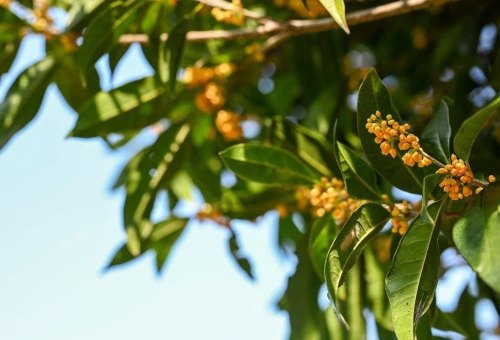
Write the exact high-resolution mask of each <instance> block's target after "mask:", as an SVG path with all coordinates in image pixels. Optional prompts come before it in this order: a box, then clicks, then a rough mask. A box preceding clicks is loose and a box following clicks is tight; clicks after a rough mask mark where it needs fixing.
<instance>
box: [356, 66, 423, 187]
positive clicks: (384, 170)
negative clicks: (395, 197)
mask: <svg viewBox="0 0 500 340" xmlns="http://www.w3.org/2000/svg"><path fill="white" fill-rule="evenodd" d="M376 111H380V112H381V113H382V115H383V116H384V117H385V116H387V115H389V114H390V115H392V117H393V119H394V120H396V121H398V122H400V123H401V118H400V116H399V113H398V112H397V111H396V109H395V108H394V106H393V105H392V100H391V97H390V95H389V92H388V91H387V89H386V88H385V86H384V84H383V83H382V80H380V78H379V76H378V75H377V72H375V70H374V69H371V70H370V72H369V73H368V76H367V77H366V78H365V80H364V81H363V83H362V84H361V87H360V89H359V97H358V117H357V125H358V134H359V138H360V139H361V144H362V145H363V149H364V151H365V153H366V156H367V157H368V160H369V161H370V163H371V164H372V165H373V167H374V169H375V171H377V172H378V173H379V174H380V175H381V176H382V177H383V178H385V179H386V180H387V181H388V182H389V183H391V184H392V185H394V186H396V187H398V188H399V189H402V190H404V191H408V192H411V193H416V194H420V193H421V191H422V178H423V171H422V169H419V168H417V167H413V168H412V167H408V166H406V165H405V164H404V163H403V161H402V160H401V157H402V155H401V154H398V156H397V157H396V158H392V157H391V156H384V155H382V153H381V152H380V147H379V145H378V144H376V143H375V141H374V138H375V137H374V135H373V134H371V133H369V132H368V130H367V129H366V127H365V125H366V120H367V119H368V118H369V117H370V116H371V115H372V114H375V112H376ZM396 174H397V175H396Z"/></svg>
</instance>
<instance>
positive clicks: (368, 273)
mask: <svg viewBox="0 0 500 340" xmlns="http://www.w3.org/2000/svg"><path fill="white" fill-rule="evenodd" d="M380 251H385V249H383V250H380ZM386 251H387V252H388V253H389V251H390V249H386ZM363 255H364V259H365V262H364V263H365V278H366V293H367V297H368V299H369V301H370V303H371V306H370V307H371V311H372V313H373V316H374V317H375V319H376V320H377V324H378V325H380V326H382V327H383V328H384V329H385V330H390V329H393V325H392V318H391V306H390V304H389V300H388V299H387V295H386V294H385V269H384V266H383V265H382V264H381V263H380V262H379V260H378V259H377V257H376V255H375V252H374V250H373V247H366V249H365V251H364V252H363ZM382 339H383V338H382Z"/></svg>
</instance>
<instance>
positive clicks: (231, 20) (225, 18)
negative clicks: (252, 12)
mask: <svg viewBox="0 0 500 340" xmlns="http://www.w3.org/2000/svg"><path fill="white" fill-rule="evenodd" d="M232 4H233V9H232V10H224V9H222V8H217V7H216V8H213V9H212V11H211V12H210V14H212V16H213V17H214V18H215V20H217V21H219V22H223V23H226V24H230V25H235V26H242V25H243V24H244V23H245V16H244V15H243V4H242V3H241V0H233V1H232Z"/></svg>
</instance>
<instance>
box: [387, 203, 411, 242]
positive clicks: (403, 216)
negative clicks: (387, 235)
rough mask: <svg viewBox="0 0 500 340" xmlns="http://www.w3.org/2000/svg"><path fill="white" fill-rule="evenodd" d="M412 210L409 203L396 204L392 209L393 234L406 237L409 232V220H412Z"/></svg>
mask: <svg viewBox="0 0 500 340" xmlns="http://www.w3.org/2000/svg"><path fill="white" fill-rule="evenodd" d="M411 208H412V207H411V205H410V203H408V201H403V202H402V203H396V204H394V206H393V207H392V208H391V222H392V229H391V231H392V232H393V233H395V234H398V233H399V234H400V235H404V234H405V233H406V232H407V231H408V220H409V219H410V212H411Z"/></svg>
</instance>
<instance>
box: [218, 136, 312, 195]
mask: <svg viewBox="0 0 500 340" xmlns="http://www.w3.org/2000/svg"><path fill="white" fill-rule="evenodd" d="M220 156H221V157H222V160H223V161H224V163H225V164H226V166H227V168H228V169H229V170H231V171H233V172H234V173H236V175H238V176H240V177H241V178H244V179H246V180H250V181H254V182H259V183H264V184H269V185H290V186H298V185H310V184H313V183H315V182H317V181H319V179H320V176H319V175H318V174H317V173H315V172H314V171H313V170H312V169H311V168H309V167H308V166H307V165H305V164H304V163H303V162H302V161H301V160H300V159H298V158H297V157H296V156H295V155H294V154H292V153H290V152H288V151H286V150H283V149H280V148H277V147H274V146H269V145H264V144H238V145H234V146H231V147H229V148H227V149H226V150H224V151H222V152H221V153H220Z"/></svg>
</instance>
